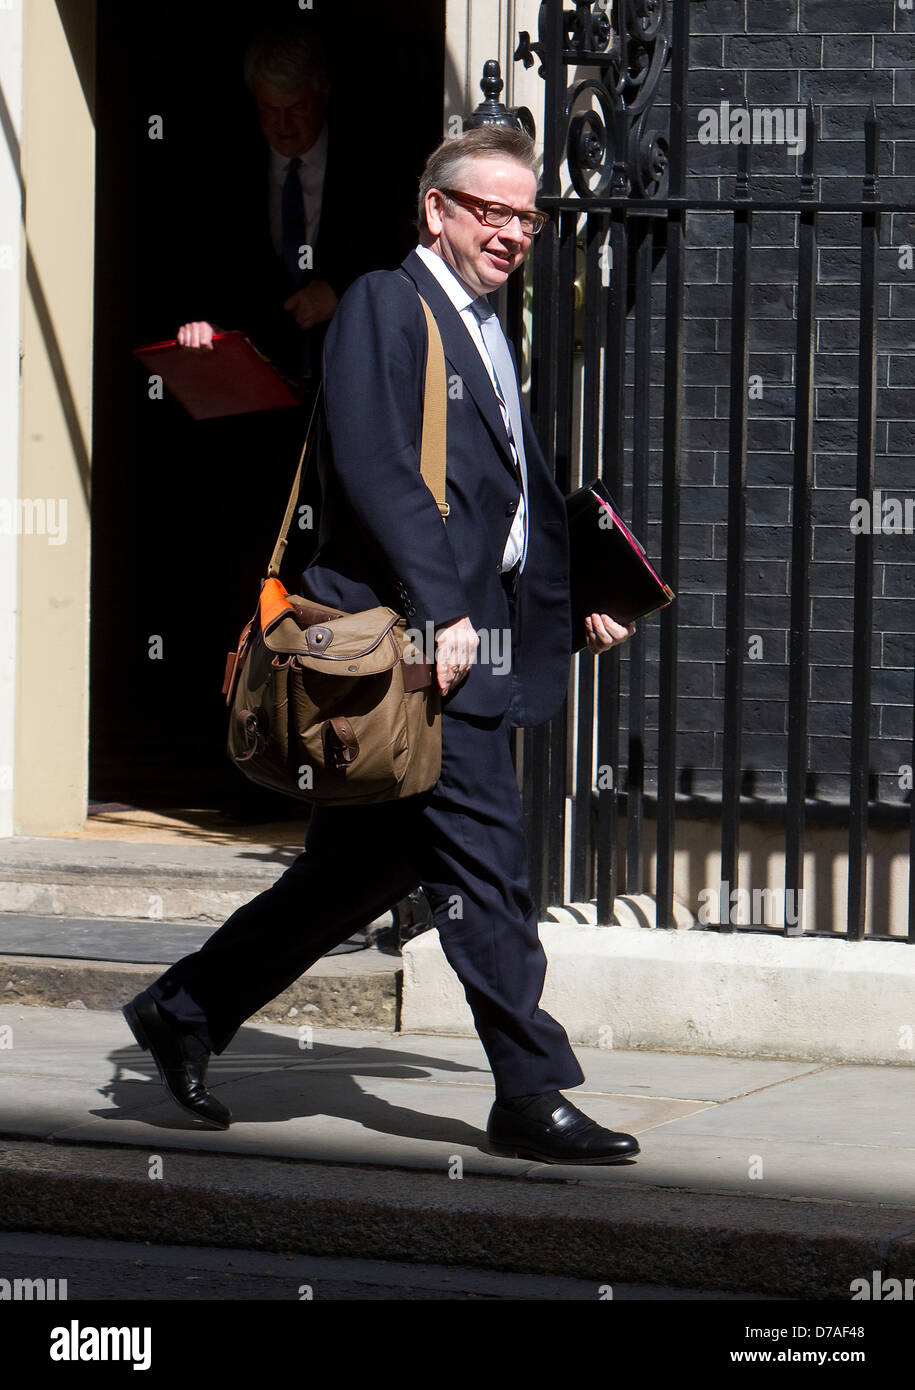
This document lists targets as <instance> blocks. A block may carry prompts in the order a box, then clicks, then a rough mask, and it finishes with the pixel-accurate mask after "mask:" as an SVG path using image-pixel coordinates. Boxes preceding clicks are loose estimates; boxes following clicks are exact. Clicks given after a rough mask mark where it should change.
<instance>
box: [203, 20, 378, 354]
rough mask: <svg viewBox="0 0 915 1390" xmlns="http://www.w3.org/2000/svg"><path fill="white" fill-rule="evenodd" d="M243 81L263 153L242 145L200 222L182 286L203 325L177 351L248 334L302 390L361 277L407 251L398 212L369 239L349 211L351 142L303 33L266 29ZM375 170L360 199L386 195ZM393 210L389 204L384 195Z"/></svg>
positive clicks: (363, 177)
mask: <svg viewBox="0 0 915 1390" xmlns="http://www.w3.org/2000/svg"><path fill="white" fill-rule="evenodd" d="M244 76H245V82H246V84H247V86H248V89H249V91H250V93H251V101H252V104H253V107H254V110H255V111H256V115H257V124H258V127H259V131H260V137H261V138H260V139H259V141H258V146H257V148H256V149H252V148H249V142H248V141H247V140H242V141H241V142H240V143H239V144H237V145H235V146H234V147H233V153H232V158H231V161H230V163H229V165H228V167H227V168H226V170H225V176H224V177H222V178H221V179H220V193H219V204H218V214H217V215H216V216H213V215H211V216H209V217H207V218H204V219H202V228H201V229H202V232H203V234H204V236H205V242H204V244H203V245H202V246H201V247H200V249H199V252H198V253H197V254H196V255H194V256H193V257H191V267H192V268H190V267H189V270H190V275H191V278H190V280H189V283H188V285H187V287H186V289H185V291H184V292H185V293H186V294H187V296H188V301H187V302H188V307H189V308H190V309H192V310H194V311H196V313H197V317H195V318H193V319H189V320H188V321H187V322H185V323H183V324H182V325H181V327H180V328H179V330H178V334H177V337H178V342H179V343H181V344H182V345H183V346H186V347H191V348H206V347H209V346H210V344H211V342H212V337H213V323H212V322H211V321H210V320H209V319H208V318H206V317H203V313H204V312H208V313H210V314H212V315H213V317H214V318H218V319H219V321H220V323H221V324H223V325H225V326H226V327H230V328H243V329H244V330H245V332H246V333H247V334H248V336H249V337H250V338H251V339H252V341H253V342H254V343H255V344H256V346H257V347H258V348H259V349H260V350H261V352H263V353H265V354H266V355H267V356H268V357H269V358H271V360H272V361H274V362H275V363H276V365H277V366H278V367H280V368H281V369H282V370H284V371H285V372H287V373H288V374H289V375H290V376H291V377H293V378H294V379H296V380H298V381H306V382H307V381H309V380H310V379H311V378H312V377H313V376H314V377H316V376H317V375H319V374H320V369H321V348H322V345H323V341H324V334H325V333H326V331H327V325H328V323H329V322H330V320H331V319H332V318H333V315H334V311H335V310H336V308H337V305H338V304H339V302H340V299H341V297H342V295H343V294H344V292H345V290H346V289H347V288H348V287H349V285H350V284H352V282H353V280H355V279H356V278H357V277H358V276H359V275H362V274H364V273H365V272H367V271H369V270H373V269H376V268H378V267H380V266H385V265H396V263H397V261H398V260H399V259H400V257H401V256H402V255H403V252H404V250H405V249H406V246H405V245H404V241H403V230H404V229H403V228H402V227H401V225H400V221H399V219H398V217H397V214H396V208H395V209H391V208H390V207H389V209H388V215H387V216H386V217H385V218H383V219H380V221H379V222H378V224H377V225H376V227H375V230H374V232H373V234H372V236H371V237H366V236H365V235H364V234H363V232H362V227H361V225H360V223H359V220H358V219H357V218H354V217H353V209H352V197H353V188H352V172H353V171H352V154H351V145H352V136H351V134H350V135H349V136H348V135H347V132H345V131H343V130H341V128H340V126H339V124H338V122H337V121H336V120H335V119H333V117H332V115H331V114H329V105H330V99H331V80H330V71H329V67H328V62H327V56H326V54H325V51H324V47H323V44H322V43H321V40H320V38H319V37H318V35H317V33H316V32H315V31H314V30H313V29H311V28H309V27H308V26H307V25H302V24H295V25H292V26H289V25H283V26H281V27H280V28H279V29H276V30H266V31H264V32H263V33H262V34H260V35H258V36H257V37H256V38H255V39H253V40H252V42H251V43H250V44H249V46H248V48H247V50H246V52H245V59H244ZM378 179H379V171H378V168H377V166H376V165H371V166H370V167H369V168H368V169H365V168H361V167H360V170H359V188H360V198H365V199H366V200H367V201H368V202H369V203H376V202H377V201H378V199H379V198H380V197H381V196H382V195H383V194H385V193H387V194H388V195H390V187H382V186H381V185H380V184H378ZM389 201H390V198H389Z"/></svg>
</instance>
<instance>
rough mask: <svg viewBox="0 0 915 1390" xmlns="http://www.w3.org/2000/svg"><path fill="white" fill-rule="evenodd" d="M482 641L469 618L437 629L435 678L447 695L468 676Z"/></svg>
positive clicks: (456, 620) (443, 692) (457, 620)
mask: <svg viewBox="0 0 915 1390" xmlns="http://www.w3.org/2000/svg"><path fill="white" fill-rule="evenodd" d="M479 645H480V639H479V637H478V636H477V633H476V632H475V631H474V626H473V623H472V622H471V621H470V619H469V618H456V619H455V620H454V622H453V623H445V624H444V625H443V626H442V627H437V628H436V629H435V678H436V680H437V681H438V688H439V690H440V691H441V692H442V694H443V695H447V694H448V692H449V691H450V690H453V689H454V687H455V686H456V685H459V684H460V682H461V681H462V680H463V679H464V677H465V676H466V675H467V672H468V671H469V670H470V668H471V666H472V665H473V663H474V660H475V659H476V653H477V647H478V646H479Z"/></svg>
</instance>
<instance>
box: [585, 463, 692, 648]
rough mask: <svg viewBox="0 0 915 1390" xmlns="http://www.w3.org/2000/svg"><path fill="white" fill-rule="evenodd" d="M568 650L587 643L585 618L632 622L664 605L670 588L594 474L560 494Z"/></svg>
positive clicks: (670, 596) (672, 596) (668, 600)
mask: <svg viewBox="0 0 915 1390" xmlns="http://www.w3.org/2000/svg"><path fill="white" fill-rule="evenodd" d="M566 514H567V517H568V522H569V551H570V555H569V568H570V572H569V580H570V590H571V602H572V650H573V652H577V651H581V649H582V647H584V646H586V645H587V640H588V638H587V632H586V630H585V618H587V617H588V616H589V615H590V614H591V613H607V614H609V616H610V617H611V618H613V619H615V621H616V622H618V623H622V624H623V625H625V624H627V623H633V622H635V620H636V619H637V618H644V617H646V616H647V615H648V614H649V613H654V612H656V611H657V610H658V609H659V608H666V606H667V604H668V603H670V602H671V600H672V599H673V598H674V592H673V590H672V589H671V588H669V587H668V585H667V584H665V583H664V581H663V579H661V577H660V575H658V574H657V573H656V572H655V570H654V569H653V568H652V566H651V564H650V563H649V560H648V557H647V556H646V554H645V549H644V546H642V545H641V543H640V542H639V541H638V540H636V538H635V536H634V535H633V534H632V532H631V531H630V530H629V528H628V526H627V525H626V523H625V522H624V521H623V519H622V517H621V516H620V514H619V512H618V511H617V509H616V507H615V506H614V503H613V499H612V497H611V496H610V494H609V493H608V491H607V489H606V488H605V487H604V484H603V483H602V482H601V480H600V478H595V479H594V481H593V482H590V483H588V484H587V486H586V487H582V488H579V489H578V491H577V492H573V493H572V495H571V496H570V497H567V498H566Z"/></svg>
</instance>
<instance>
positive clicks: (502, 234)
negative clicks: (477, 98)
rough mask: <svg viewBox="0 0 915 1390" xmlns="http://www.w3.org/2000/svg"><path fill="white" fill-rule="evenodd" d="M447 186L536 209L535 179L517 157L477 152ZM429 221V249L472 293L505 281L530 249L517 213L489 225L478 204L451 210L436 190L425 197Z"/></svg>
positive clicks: (529, 241)
mask: <svg viewBox="0 0 915 1390" xmlns="http://www.w3.org/2000/svg"><path fill="white" fill-rule="evenodd" d="M449 187H452V188H455V189H457V190H459V191H460V192H462V193H472V194H473V195H474V197H476V198H485V199H486V201H487V202H491V203H507V204H508V206H509V207H512V208H528V209H532V208H533V206H534V198H535V196H536V193H537V180H536V178H535V177H534V175H533V174H532V173H531V171H530V169H525V167H524V165H523V164H517V163H516V162H515V161H514V160H513V159H505V158H503V157H502V156H501V155H479V156H477V157H476V158H474V159H467V160H465V161H464V163H463V164H462V165H460V167H459V171H458V173H457V174H456V175H455V177H454V180H453V182H452V183H451V184H450V185H449ZM426 221H427V223H428V226H429V233H430V238H431V241H430V245H431V249H432V250H433V251H436V252H437V253H438V255H440V256H441V257H442V259H443V260H444V261H445V262H446V264H447V265H449V266H450V267H451V269H452V270H453V271H454V273H455V275H456V276H457V277H458V279H459V280H461V281H462V282H463V284H464V285H465V286H466V288H467V289H468V291H469V292H470V293H471V294H472V295H474V297H477V296H479V295H481V294H491V293H492V291H493V290H496V289H498V288H499V286H500V285H502V284H504V283H505V281H506V280H507V279H508V277H509V275H511V273H512V271H513V270H517V268H518V266H519V265H521V263H522V261H523V260H524V258H525V256H526V255H527V253H528V251H529V250H530V246H531V238H530V237H529V236H526V235H525V234H524V233H523V232H522V230H521V224H520V223H519V221H518V219H517V217H513V218H512V220H511V221H510V222H509V223H508V224H507V225H506V226H505V227H488V226H487V225H486V223H485V222H483V221H482V218H481V210H480V209H477V210H475V211H471V210H470V209H469V208H467V207H463V206H461V205H460V204H457V203H456V204H454V206H453V209H452V210H449V209H447V208H445V207H444V204H443V201H442V198H441V197H440V196H439V195H438V194H436V193H434V192H430V193H429V194H428V196H427V197H426Z"/></svg>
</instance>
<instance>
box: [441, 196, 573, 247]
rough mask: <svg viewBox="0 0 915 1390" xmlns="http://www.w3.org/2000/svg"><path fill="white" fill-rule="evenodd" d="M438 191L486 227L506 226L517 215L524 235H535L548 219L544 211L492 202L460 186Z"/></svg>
mask: <svg viewBox="0 0 915 1390" xmlns="http://www.w3.org/2000/svg"><path fill="white" fill-rule="evenodd" d="M438 191H439V193H444V195H445V197H446V198H451V199H452V200H453V201H454V202H455V203H459V204H460V205H461V207H465V208H467V209H468V211H470V212H473V213H475V214H476V215H477V216H478V217H479V219H480V221H481V222H484V223H485V224H486V226H487V227H507V226H508V224H509V222H510V221H511V220H512V218H513V217H517V218H518V221H519V222H520V223H521V230H522V232H523V233H524V235H525V236H536V235H537V233H538V232H541V231H542V230H543V228H544V227H545V226H546V224H547V222H548V221H549V218H548V217H547V215H546V213H545V212H537V211H535V210H534V209H533V208H511V207H509V206H508V204H507V203H493V202H490V201H489V200H488V199H486V198H477V197H475V196H474V194H472V193H465V192H464V191H463V189H460V188H440V189H439V190H438Z"/></svg>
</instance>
